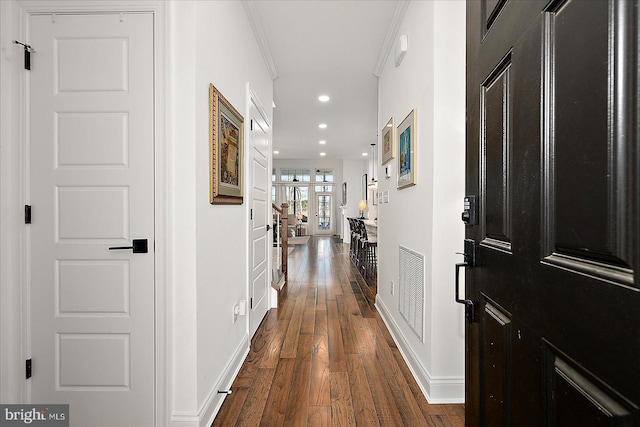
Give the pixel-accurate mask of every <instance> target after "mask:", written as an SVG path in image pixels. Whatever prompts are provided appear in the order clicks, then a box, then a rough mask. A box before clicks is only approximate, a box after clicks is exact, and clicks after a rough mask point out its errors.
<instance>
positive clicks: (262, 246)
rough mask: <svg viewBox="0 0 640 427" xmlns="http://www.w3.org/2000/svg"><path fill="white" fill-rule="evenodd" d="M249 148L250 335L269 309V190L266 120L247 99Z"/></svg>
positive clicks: (260, 111)
mask: <svg viewBox="0 0 640 427" xmlns="http://www.w3.org/2000/svg"><path fill="white" fill-rule="evenodd" d="M249 119H250V125H249V126H250V130H249V147H250V148H249V151H250V153H251V154H250V164H251V167H250V169H251V199H250V200H251V210H252V220H251V221H250V224H251V248H250V255H249V258H250V265H251V282H250V285H249V288H250V289H249V298H250V300H249V301H250V303H249V307H250V312H249V336H251V337H252V336H253V334H254V333H255V332H256V329H258V326H260V322H262V319H263V318H264V316H265V314H267V310H268V309H269V287H270V285H269V284H270V282H271V278H270V277H269V253H270V250H271V243H270V242H271V239H269V236H270V233H269V232H268V231H267V225H269V226H270V225H271V223H272V221H271V218H269V216H270V214H271V195H270V193H269V177H270V174H269V170H268V159H269V158H268V153H269V124H268V123H269V122H268V120H267V118H266V117H265V115H264V113H263V111H262V109H261V108H258V107H257V106H256V104H255V99H254V98H253V97H252V99H251V107H250V117H249Z"/></svg>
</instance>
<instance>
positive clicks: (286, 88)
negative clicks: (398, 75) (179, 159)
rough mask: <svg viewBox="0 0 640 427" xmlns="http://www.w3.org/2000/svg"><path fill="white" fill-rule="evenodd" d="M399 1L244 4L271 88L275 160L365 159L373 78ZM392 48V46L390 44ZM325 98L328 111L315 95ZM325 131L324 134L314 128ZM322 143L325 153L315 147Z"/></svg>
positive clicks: (371, 129) (374, 96) (373, 124)
mask: <svg viewBox="0 0 640 427" xmlns="http://www.w3.org/2000/svg"><path fill="white" fill-rule="evenodd" d="M403 3H406V2H404V1H400V2H399V1H397V0H374V1H368V0H359V1H348V0H296V1H292V0H286V1H252V2H245V8H246V10H247V14H248V16H249V18H250V21H251V22H252V25H253V27H254V32H255V33H256V36H257V37H258V40H259V43H260V44H261V46H262V51H263V55H265V60H266V62H267V64H269V65H268V67H269V68H270V72H271V74H272V77H276V76H277V77H276V78H275V80H274V95H273V97H274V102H275V105H276V108H275V109H274V113H273V114H274V118H273V122H274V123H273V148H274V150H278V151H279V152H280V153H279V154H274V159H316V158H321V157H320V152H325V153H326V156H325V157H324V158H327V159H358V158H359V159H362V158H363V156H362V153H363V152H366V153H369V156H371V154H370V153H371V145H370V144H372V143H376V142H377V133H378V129H377V128H378V123H377V111H378V78H377V77H376V75H375V74H374V73H375V72H376V71H378V70H379V69H380V68H381V62H382V60H383V59H384V58H386V54H387V53H388V50H389V45H390V44H392V41H393V38H394V37H395V31H397V23H399V21H400V20H401V17H402V16H401V15H403V14H404V10H406V7H404V8H403V7H402V6H403ZM390 40H391V41H390ZM323 94H324V95H329V96H330V97H331V100H330V101H329V102H327V103H322V102H320V101H318V96H319V95H323ZM320 123H326V124H327V128H326V129H324V130H323V129H319V128H318V124H320ZM320 140H326V141H327V143H326V145H320V144H319V143H318V141H320Z"/></svg>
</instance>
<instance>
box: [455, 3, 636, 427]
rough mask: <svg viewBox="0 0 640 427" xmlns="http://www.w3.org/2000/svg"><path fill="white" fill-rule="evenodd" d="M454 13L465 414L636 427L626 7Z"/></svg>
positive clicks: (513, 421)
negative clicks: (460, 21)
mask: <svg viewBox="0 0 640 427" xmlns="http://www.w3.org/2000/svg"><path fill="white" fill-rule="evenodd" d="M467 8H468V12H467V193H468V194H469V195H476V194H477V195H479V198H478V200H479V201H480V209H479V217H480V221H479V224H478V225H468V226H467V228H466V237H467V238H469V239H473V240H474V241H475V242H477V243H476V244H477V245H478V246H477V259H476V266H475V267H473V268H470V269H468V271H467V275H466V277H467V283H466V289H467V298H470V299H472V300H473V302H474V305H475V306H476V307H477V309H476V310H477V312H478V314H479V315H477V316H476V319H477V322H475V323H467V404H466V409H467V418H466V421H467V423H468V425H474V426H475V425H479V426H487V427H489V426H490V427H494V426H518V427H520V426H541V425H545V426H573V425H576V426H578V425H579V426H583V425H584V426H587V425H588V426H599V425H608V426H623V425H624V426H627V425H634V426H636V425H640V418H638V417H639V412H638V407H640V387H638V384H640V369H638V368H637V360H638V359H640V329H639V328H638V327H637V325H639V324H640V311H639V310H638V309H637V307H638V306H639V304H640V292H639V290H640V281H639V279H638V273H637V271H638V268H639V267H640V251H639V242H640V235H639V232H640V227H639V219H640V216H639V215H638V209H639V207H640V205H639V203H640V197H639V190H640V186H639V181H638V168H639V164H640V161H639V159H640V155H639V154H640V150H639V149H638V147H639V144H638V132H637V128H638V119H637V106H638V104H637V102H638V92H637V80H638V73H637V60H638V39H637V31H638V22H639V21H638V4H637V2H636V1H616V0H610V1H580V0H566V1H552V2H549V1H526V2H524V1H488V0H482V1H469V2H468V3H467Z"/></svg>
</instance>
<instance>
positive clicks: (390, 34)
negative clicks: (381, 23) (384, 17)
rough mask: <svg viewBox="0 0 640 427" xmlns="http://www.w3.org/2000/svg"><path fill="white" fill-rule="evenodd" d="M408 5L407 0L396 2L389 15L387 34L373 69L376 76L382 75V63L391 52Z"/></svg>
mask: <svg viewBox="0 0 640 427" xmlns="http://www.w3.org/2000/svg"><path fill="white" fill-rule="evenodd" d="M408 7H409V0H400V1H398V3H396V8H395V10H394V11H393V16H392V17H391V22H390V23H389V28H388V29H387V35H386V37H385V39H384V43H382V49H380V54H379V55H378V61H377V62H376V66H375V68H374V69H373V74H374V75H375V76H376V77H380V76H381V75H382V70H383V69H384V64H386V62H387V58H388V57H389V53H390V52H391V49H393V45H394V42H395V39H396V36H397V35H398V30H399V29H400V24H402V20H403V19H404V15H405V13H406V12H407V8H408Z"/></svg>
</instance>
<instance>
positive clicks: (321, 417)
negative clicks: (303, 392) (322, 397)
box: [307, 406, 331, 427]
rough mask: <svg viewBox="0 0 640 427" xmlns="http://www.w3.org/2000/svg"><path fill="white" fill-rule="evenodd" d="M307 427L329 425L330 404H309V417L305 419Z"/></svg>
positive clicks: (326, 426) (325, 426)
mask: <svg viewBox="0 0 640 427" xmlns="http://www.w3.org/2000/svg"><path fill="white" fill-rule="evenodd" d="M307 425H308V426H309V427H329V426H331V407H330V406H309V417H308V420H307Z"/></svg>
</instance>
